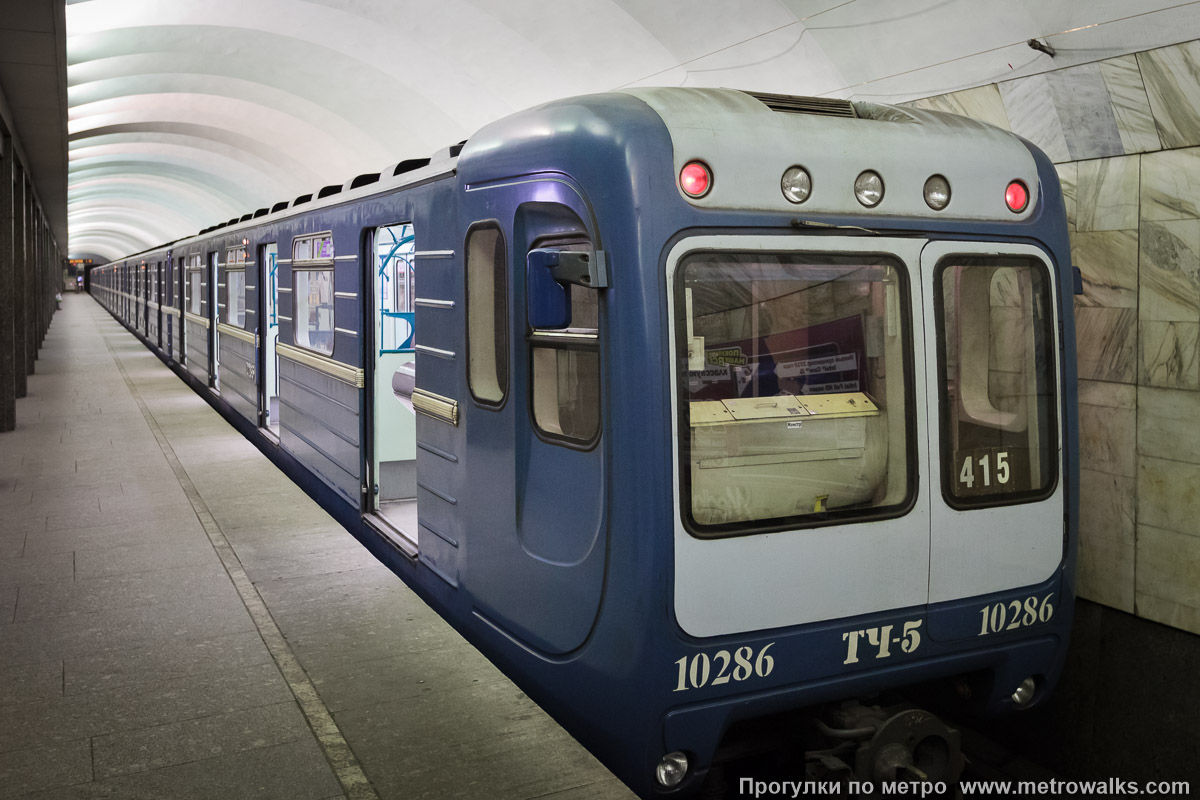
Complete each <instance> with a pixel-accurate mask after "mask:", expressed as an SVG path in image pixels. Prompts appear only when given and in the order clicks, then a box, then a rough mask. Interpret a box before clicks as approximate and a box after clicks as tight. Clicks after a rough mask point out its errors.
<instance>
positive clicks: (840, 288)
mask: <svg viewBox="0 0 1200 800" xmlns="http://www.w3.org/2000/svg"><path fill="white" fill-rule="evenodd" d="M923 245H924V242H923V241H920V240H916V239H912V240H904V239H888V238H884V237H876V238H872V239H869V240H866V239H861V238H857V239H856V238H849V237H841V236H820V237H804V238H802V239H800V238H798V237H780V236H748V235H747V236H721V235H710V236H698V237H693V238H686V239H683V240H681V241H680V242H679V243H678V244H676V245H674V246H673V247H672V248H671V250H670V251H669V252H668V254H667V258H666V273H667V286H669V287H670V292H669V294H668V307H669V312H670V318H671V319H672V320H673V322H674V324H673V326H672V328H671V340H672V342H671V347H672V352H673V353H675V361H676V366H675V373H674V381H675V383H674V394H675V398H674V400H675V403H674V407H675V409H676V411H675V414H676V419H677V425H676V430H677V437H676V438H677V441H678V444H679V454H680V459H679V462H678V464H679V466H678V468H677V469H678V471H677V472H676V484H677V487H678V489H677V491H678V497H679V512H678V516H677V518H676V524H675V531H674V554H675V573H674V574H675V578H674V601H675V617H676V619H677V620H678V622H679V625H680V626H681V627H682V628H683V630H685V631H686V632H687V633H689V634H691V635H693V636H701V637H707V636H721V635H727V634H734V633H744V632H746V631H754V630H765V629H770V628H776V627H783V626H787V625H795V624H803V623H814V622H825V621H828V620H834V619H840V618H845V617H856V616H860V615H865V614H871V613H878V612H881V611H885V610H891V609H897V608H910V609H912V611H911V613H912V614H913V617H912V618H911V624H912V626H913V627H914V628H915V627H919V626H920V625H921V610H923V608H924V607H925V605H926V604H927V601H928V583H929V572H928V566H929V565H928V554H929V537H930V530H929V502H930V501H929V492H930V489H929V483H928V481H927V480H925V479H924V477H923V476H925V475H927V474H928V460H927V459H928V445H927V440H926V436H927V432H928V427H929V426H928V422H927V419H926V404H925V399H924V398H925V395H924V375H925V348H924V335H923V330H922V328H921V327H920V324H919V323H920V320H921V313H920V309H921V308H922V302H923V301H922V284H921V279H920V254H921V249H922V246H923ZM885 565H890V566H891V567H892V568H885ZM747 587H754V590H753V591H748V590H747ZM897 633H899V632H897ZM858 635H859V634H856V633H854V632H850V633H849V634H847V636H846V637H844V638H843V641H845V642H846V643H847V648H848V649H847V651H846V657H847V658H853V657H854V648H855V647H856V646H857V644H856V642H857V641H858V640H857V636H858ZM873 635H874V636H875V637H876V640H877V641H876V642H875V644H876V645H878V646H880V647H881V648H882V649H881V650H880V651H879V652H880V653H883V655H880V656H879V657H881V658H882V657H886V652H887V650H888V648H889V647H892V646H894V645H893V644H892V643H890V642H886V641H884V642H882V644H881V642H880V641H879V640H878V639H879V637H878V631H874V633H873ZM864 647H865V645H864Z"/></svg>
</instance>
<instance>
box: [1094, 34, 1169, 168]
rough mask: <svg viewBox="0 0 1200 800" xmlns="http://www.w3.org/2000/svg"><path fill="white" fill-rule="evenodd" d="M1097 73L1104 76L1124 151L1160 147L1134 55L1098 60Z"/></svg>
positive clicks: (1148, 101) (1143, 150)
mask: <svg viewBox="0 0 1200 800" xmlns="http://www.w3.org/2000/svg"><path fill="white" fill-rule="evenodd" d="M1100 74H1101V76H1103V78H1104V85H1105V86H1106V87H1108V96H1109V101H1110V103H1111V105H1112V110H1113V115H1114V116H1115V117H1116V119H1117V129H1118V130H1119V131H1120V132H1121V144H1122V146H1123V147H1124V148H1125V152H1126V153H1144V152H1146V151H1148V150H1158V149H1159V148H1161V147H1162V143H1161V142H1160V141H1159V138H1158V128H1157V127H1156V126H1155V124H1154V114H1153V113H1151V111H1150V99H1149V98H1148V97H1147V96H1146V86H1145V84H1143V83H1142V72H1141V70H1140V69H1138V63H1137V57H1136V56H1134V55H1128V56H1121V57H1120V58H1110V59H1109V60H1107V61H1101V62H1100Z"/></svg>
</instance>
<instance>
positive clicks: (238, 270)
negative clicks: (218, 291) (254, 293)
mask: <svg viewBox="0 0 1200 800" xmlns="http://www.w3.org/2000/svg"><path fill="white" fill-rule="evenodd" d="M222 299H223V300H224V302H225V322H226V323H228V324H230V325H236V326H237V327H239V328H244V327H246V248H244V247H233V248H230V249H229V250H227V251H225V296H224V298H222Z"/></svg>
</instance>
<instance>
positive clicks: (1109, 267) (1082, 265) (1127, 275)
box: [1071, 230, 1138, 308]
mask: <svg viewBox="0 0 1200 800" xmlns="http://www.w3.org/2000/svg"><path fill="white" fill-rule="evenodd" d="M1071 245H1072V247H1071V250H1072V258H1073V260H1074V262H1075V266H1077V267H1079V270H1080V272H1082V273H1083V294H1082V295H1080V296H1077V297H1076V298H1075V302H1076V303H1077V304H1078V305H1084V306H1100V307H1103V308H1137V290H1138V283H1137V271H1138V234H1137V231H1136V230H1125V231H1092V232H1084V231H1078V232H1077V233H1076V234H1075V235H1074V236H1072V237H1071Z"/></svg>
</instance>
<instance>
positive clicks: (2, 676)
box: [0, 661, 63, 706]
mask: <svg viewBox="0 0 1200 800" xmlns="http://www.w3.org/2000/svg"><path fill="white" fill-rule="evenodd" d="M62 693H63V665H62V662H61V661H43V662H41V663H40V664H25V665H22V666H19V667H0V706H6V705H12V704H14V703H28V702H31V701H36V700H46V699H48V698H51V697H62Z"/></svg>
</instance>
